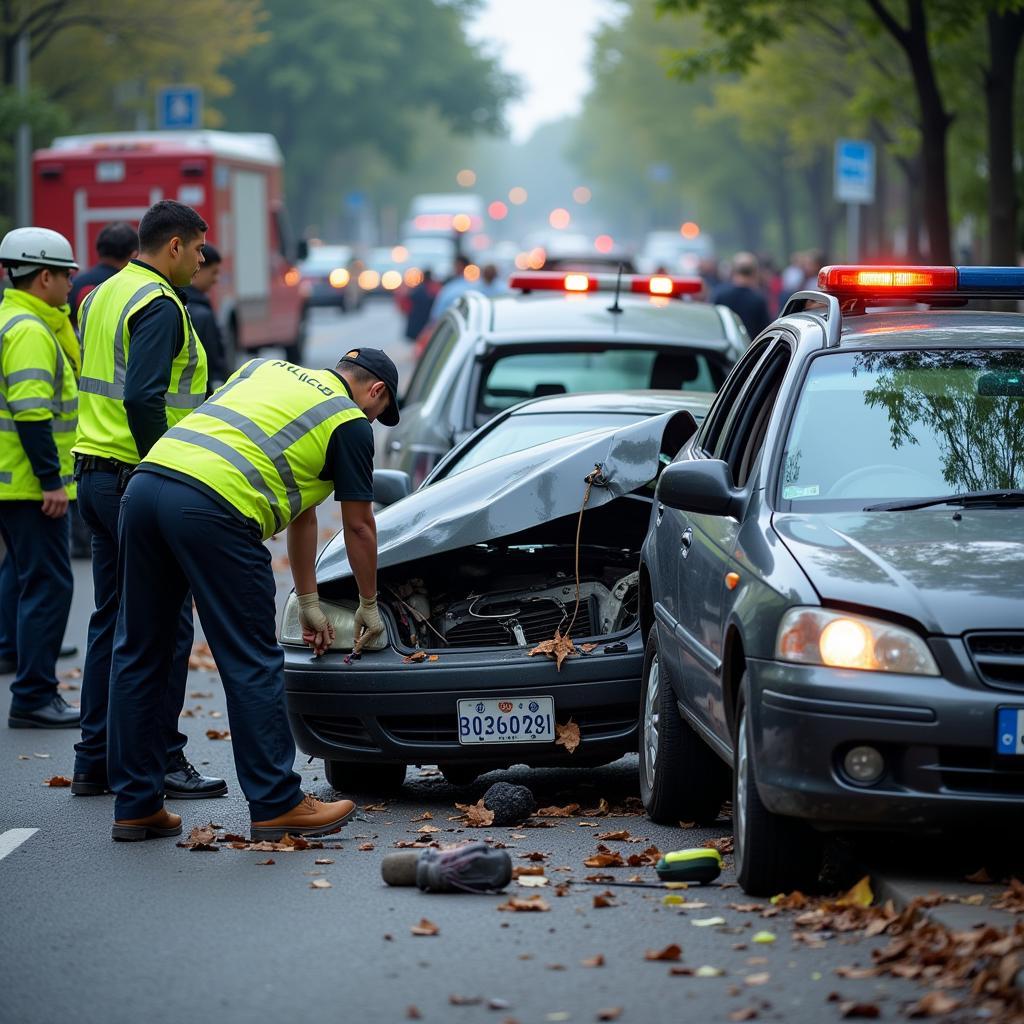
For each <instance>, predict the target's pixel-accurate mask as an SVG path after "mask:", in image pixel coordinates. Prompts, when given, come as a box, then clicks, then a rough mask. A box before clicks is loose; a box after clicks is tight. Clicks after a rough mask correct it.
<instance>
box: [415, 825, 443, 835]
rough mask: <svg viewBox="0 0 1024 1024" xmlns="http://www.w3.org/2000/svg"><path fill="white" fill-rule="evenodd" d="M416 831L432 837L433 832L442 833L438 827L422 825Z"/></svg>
mask: <svg viewBox="0 0 1024 1024" xmlns="http://www.w3.org/2000/svg"><path fill="white" fill-rule="evenodd" d="M416 831H417V832H418V833H419V832H422V833H424V834H426V835H430V834H431V833H433V832H440V831H441V830H440V829H439V828H438V827H437V826H436V825H421V826H420V827H419V828H418V829H416Z"/></svg>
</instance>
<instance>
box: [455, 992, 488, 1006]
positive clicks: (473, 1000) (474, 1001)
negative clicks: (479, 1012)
mask: <svg viewBox="0 0 1024 1024" xmlns="http://www.w3.org/2000/svg"><path fill="white" fill-rule="evenodd" d="M448 1002H449V1003H451V1004H452V1006H479V1005H480V1004H481V1003H482V1002H483V999H482V998H481V997H480V996H459V995H451V996H449V997H448Z"/></svg>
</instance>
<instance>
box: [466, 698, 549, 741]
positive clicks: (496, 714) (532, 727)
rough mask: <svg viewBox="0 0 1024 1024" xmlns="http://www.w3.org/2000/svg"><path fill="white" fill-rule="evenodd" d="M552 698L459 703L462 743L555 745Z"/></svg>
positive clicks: (498, 699) (490, 699) (494, 699)
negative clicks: (553, 743)
mask: <svg viewBox="0 0 1024 1024" xmlns="http://www.w3.org/2000/svg"><path fill="white" fill-rule="evenodd" d="M554 739H555V700H554V698H553V697H504V698H502V697H499V698H487V699H486V700H460V701H459V742H460V743H463V744H468V745H471V746H472V745H475V744H477V743H552V742H554Z"/></svg>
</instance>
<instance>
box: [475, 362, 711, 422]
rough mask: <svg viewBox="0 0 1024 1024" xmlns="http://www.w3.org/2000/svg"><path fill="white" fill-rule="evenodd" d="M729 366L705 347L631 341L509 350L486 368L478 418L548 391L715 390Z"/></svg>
mask: <svg viewBox="0 0 1024 1024" xmlns="http://www.w3.org/2000/svg"><path fill="white" fill-rule="evenodd" d="M554 344H557V343H554ZM554 344H553V345H552V347H554ZM727 372H728V369H727V365H726V362H725V360H724V359H723V357H722V356H719V355H718V354H717V353H715V352H708V351H705V350H701V349H688V348H687V349H684V348H675V349H657V348H641V347H638V346H631V347H629V348H602V349H595V348H590V349H588V350H586V351H571V350H570V351H565V350H563V351H556V352H552V351H550V350H547V351H544V352H515V353H509V354H508V355H504V356H500V355H499V357H498V358H497V359H495V360H494V361H492V362H491V363H490V365H489V366H486V367H485V368H484V371H483V374H482V380H481V386H480V392H479V395H478V397H477V422H478V424H479V423H484V422H486V421H487V420H488V419H489V418H490V417H491V416H494V415H495V414H496V413H499V412H501V411H502V410H504V409H508V408H509V407H511V406H513V405H515V404H516V403H517V402H521V401H523V400H524V399H527V398H539V397H542V396H545V395H565V394H575V393H578V392H581V391H618V390H624V389H647V388H664V389H667V390H670V391H714V390H716V389H717V388H718V386H719V385H720V384H721V383H722V381H723V380H724V379H725V376H726V374H727Z"/></svg>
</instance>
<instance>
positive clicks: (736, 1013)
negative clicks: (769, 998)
mask: <svg viewBox="0 0 1024 1024" xmlns="http://www.w3.org/2000/svg"><path fill="white" fill-rule="evenodd" d="M756 1018H757V1007H756V1006H745V1007H744V1008H743V1009H742V1010H733V1011H732V1013H730V1014H729V1020H755V1019H756Z"/></svg>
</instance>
